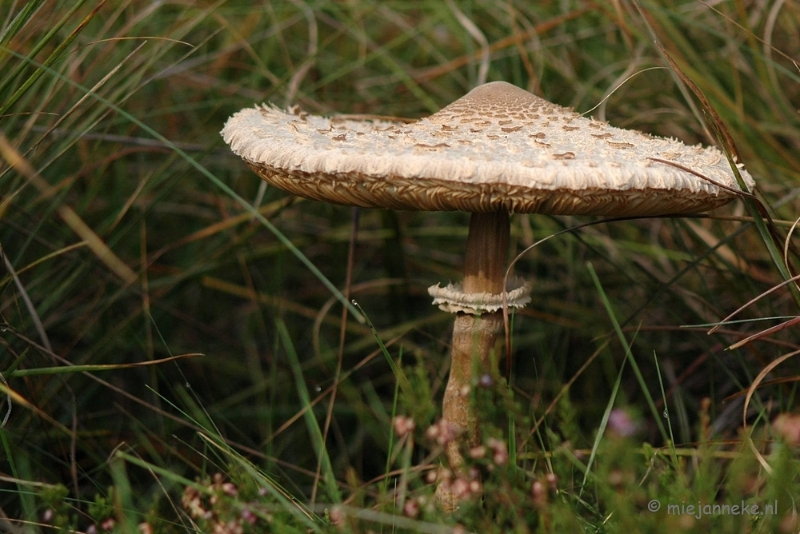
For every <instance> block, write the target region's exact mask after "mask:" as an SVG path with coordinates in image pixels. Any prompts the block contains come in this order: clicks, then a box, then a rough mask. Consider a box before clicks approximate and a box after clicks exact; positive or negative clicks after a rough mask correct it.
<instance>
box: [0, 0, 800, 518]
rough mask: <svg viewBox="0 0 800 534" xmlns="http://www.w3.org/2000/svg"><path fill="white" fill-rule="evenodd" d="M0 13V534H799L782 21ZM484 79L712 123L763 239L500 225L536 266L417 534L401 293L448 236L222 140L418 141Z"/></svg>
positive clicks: (468, 6)
mask: <svg viewBox="0 0 800 534" xmlns="http://www.w3.org/2000/svg"><path fill="white" fill-rule="evenodd" d="M7 4H8V6H7V7H8V9H5V10H0V72H2V73H3V74H2V76H0V247H1V248H2V253H3V265H4V266H3V268H2V269H0V331H2V335H1V336H0V340H1V341H2V344H0V373H2V380H0V393H2V396H3V402H2V405H0V412H2V414H0V418H2V419H0V423H2V425H0V448H1V449H2V453H0V530H2V531H7V532H12V533H23V532H24V533H28V532H98V531H99V532H102V531H109V532H110V531H113V532H124V533H129V532H131V533H132V532H148V531H151V532H158V533H162V532H163V533H172V532H195V531H196V532H229V533H234V532H268V531H275V532H329V531H330V532H333V531H337V532H338V531H346V532H366V531H384V532H385V531H393V532H412V531H413V532H416V531H418V532H437V533H438V532H452V531H459V530H460V531H469V532H507V531H514V532H625V531H628V532H674V531H677V530H680V531H686V532H709V531H713V532H796V531H797V530H798V522H797V519H796V508H795V506H796V505H795V503H794V500H793V498H794V496H796V495H798V494H800V484H799V483H798V482H797V473H798V469H799V468H800V462H799V461H798V456H797V449H796V447H797V445H798V444H799V443H800V440H799V439H798V434H797V432H798V431H797V419H796V416H795V415H794V414H796V408H795V404H796V402H795V399H796V395H797V390H796V385H795V384H796V376H797V374H798V363H797V361H796V358H794V357H793V356H792V354H793V353H794V351H797V350H798V349H800V347H799V346H798V342H797V339H796V338H797V336H796V335H795V333H796V330H795V328H796V327H795V326H794V322H793V321H792V318H794V317H796V316H797V309H798V302H797V299H796V297H795V293H793V291H794V289H789V287H790V286H791V285H792V284H789V285H788V286H785V287H782V288H779V289H777V290H776V291H774V292H771V293H768V294H765V293H766V292H767V291H768V290H770V289H771V288H774V287H776V286H778V285H779V284H781V283H782V282H784V281H785V280H786V279H787V278H790V277H791V276H793V275H794V273H796V272H797V270H796V268H795V265H796V263H797V254H796V251H795V242H794V240H793V236H794V233H795V229H794V227H793V226H792V223H793V222H794V221H795V220H796V218H797V216H798V215H797V214H798V212H799V211H800V210H798V200H797V192H798V188H797V183H798V177H799V176H800V161H799V160H798V154H800V146H799V145H800V141H799V139H800V135H798V132H800V127H799V126H800V117H799V116H798V113H797V108H798V102H800V83H798V81H800V70H799V69H798V67H797V64H796V63H794V61H795V60H797V51H798V50H800V42H798V35H800V31H798V30H800V12H799V11H798V10H797V8H796V6H794V5H793V4H791V3H780V2H778V3H773V4H748V3H742V2H720V3H714V4H706V3H701V2H696V1H690V0H685V1H681V2H673V3H669V4H665V3H663V2H649V1H642V2H639V3H633V2H575V3H564V2H560V3H559V2H552V3H550V2H537V3H531V2H522V1H519V2H518V1H508V2H504V3H501V4H498V3H496V2H488V1H485V0H474V1H469V2H467V1H457V2H404V1H399V0H398V1H388V2H380V3H377V2H366V1H362V0H354V1H351V2H322V1H313V0H306V1H304V0H291V1H289V0H287V1H277V2H260V3H258V2H255V3H254V2H238V1H227V2H226V1H218V2H163V3H152V2H140V1H137V0H129V1H107V2H101V1H77V2H61V1H57V0H31V1H30V2H27V3H24V2H10V3H7ZM465 20H467V21H471V22H472V23H473V24H474V25H475V26H476V27H477V29H478V30H479V32H480V33H481V34H482V35H483V38H485V42H486V45H487V47H488V48H487V49H482V45H481V39H476V38H475V37H474V36H473V34H472V33H470V32H471V31H472V30H471V29H470V28H469V24H465V22H464V21H465ZM473 33H474V31H473ZM656 43H658V45H657V44H656ZM487 51H488V55H487V54H486V52H487ZM486 57H488V62H487V61H486V60H484V59H483V58H486ZM670 61H671V62H672V63H670ZM484 72H485V73H486V76H487V78H488V79H489V80H506V81H509V82H511V83H514V84H516V85H518V86H520V87H525V88H527V89H529V90H532V91H534V92H536V93H538V94H540V95H542V96H545V97H547V98H549V99H551V100H553V101H555V102H558V103H560V104H562V105H567V106H572V107H574V108H575V109H576V110H578V111H580V112H585V111H588V110H590V109H593V111H592V112H591V113H592V115H594V116H595V117H598V118H601V119H605V120H609V121H610V122H611V123H612V124H614V125H615V126H621V127H627V128H636V129H640V130H643V131H647V132H650V133H653V134H657V135H664V136H674V137H678V138H680V139H681V140H683V141H684V142H686V143H690V144H691V143H705V144H709V143H712V142H714V138H715V134H714V132H715V131H716V130H717V129H718V126H719V124H718V123H716V122H715V120H714V118H713V117H714V115H713V114H711V113H709V112H708V110H707V109H704V108H705V107H710V108H713V110H714V111H715V113H716V114H717V115H718V117H719V121H720V123H721V124H724V126H725V128H726V129H727V130H728V131H729V132H730V136H731V139H732V141H733V142H734V143H735V148H736V150H737V151H738V153H739V155H740V158H741V160H742V161H743V162H744V163H745V165H746V167H747V169H748V170H749V172H750V173H751V174H752V175H753V176H754V177H755V178H756V180H757V182H758V194H759V199H760V201H761V202H762V203H763V204H764V205H765V206H767V208H766V210H763V209H762V210H759V209H758V207H757V206H756V205H755V204H753V203H752V202H745V201H742V202H736V203H734V204H732V205H730V206H727V207H725V208H722V209H719V210H717V211H716V212H714V213H713V214H712V215H711V216H709V217H703V218H663V219H650V220H640V221H622V222H607V223H598V224H592V225H589V226H585V227H582V228H580V229H576V230H574V231H570V232H564V233H561V234H558V233H559V232H561V231H563V230H567V229H572V228H574V227H575V226H577V225H579V224H583V223H587V222H592V220H591V219H588V218H567V217H548V216H519V215H518V216H515V217H513V218H512V225H513V228H512V233H513V239H512V241H513V242H514V243H515V244H516V247H517V249H518V250H519V251H521V250H523V249H524V248H525V247H527V246H529V245H531V244H533V243H534V242H536V241H538V240H539V239H541V238H543V237H547V236H551V235H552V236H553V237H552V238H551V239H548V240H547V241H545V242H543V243H541V244H540V245H538V246H536V247H534V248H532V249H531V250H530V251H528V252H526V253H525V254H524V255H523V256H522V258H521V259H520V260H519V261H518V262H517V264H516V266H515V269H516V271H517V272H518V273H519V274H521V275H524V276H526V277H528V278H529V279H532V280H534V281H535V284H534V303H533V304H532V305H530V306H529V307H528V308H527V309H525V310H523V311H521V312H520V313H518V314H516V316H515V317H514V320H513V325H514V330H513V346H514V356H513V360H512V362H511V363H512V372H511V375H510V376H508V377H505V376H500V375H497V376H494V377H493V379H492V380H490V381H487V382H486V385H485V387H476V388H475V391H474V392H473V393H474V402H475V403H476V406H477V407H478V413H479V416H480V418H481V420H482V424H483V428H484V440H485V442H484V448H483V449H482V450H478V451H474V453H473V454H472V456H474V458H471V459H470V462H471V463H472V467H473V471H472V472H473V473H480V474H481V478H480V480H478V479H473V480H461V481H458V480H453V481H452V482H453V483H454V484H455V483H459V484H462V485H463V488H464V491H465V492H466V493H467V494H470V495H472V498H471V499H468V500H467V501H466V502H465V503H464V505H463V506H462V507H461V509H460V510H459V511H458V512H457V513H456V514H453V515H447V514H444V513H442V512H440V511H439V510H437V509H436V507H435V506H434V505H433V497H432V496H433V486H432V485H431V483H430V480H431V477H433V476H435V475H436V472H437V468H438V466H439V465H440V462H441V459H442V458H443V456H442V455H441V446H440V444H439V443H437V441H436V438H435V436H432V434H431V432H430V431H429V428H430V427H431V425H434V424H435V423H436V421H437V414H438V413H439V411H440V408H439V405H440V399H441V395H442V391H443V387H444V381H445V380H446V371H447V367H448V362H447V346H448V343H449V332H448V328H450V324H451V318H450V317H448V316H447V314H444V313H443V312H440V311H438V310H436V309H434V308H433V307H432V306H430V299H429V297H428V296H427V292H426V288H427V287H428V286H429V285H432V284H435V283H437V282H446V281H448V280H456V279H458V278H459V277H460V269H461V265H460V258H461V255H462V250H463V246H464V240H465V236H466V221H467V218H466V215H465V214H458V213H406V212H389V211H379V210H358V211H356V210H351V209H349V208H344V207H338V206H329V205H323V204H321V203H317V202H312V201H307V200H303V199H299V198H293V197H291V196H289V195H286V194H284V193H282V192H280V191H277V190H275V189H272V188H267V189H263V188H262V186H261V184H260V183H259V180H258V179H257V177H256V176H255V175H253V174H252V173H251V172H250V171H249V170H248V169H247V168H246V167H245V166H244V165H243V164H242V162H241V161H239V160H238V159H237V158H236V157H234V156H233V155H232V154H231V153H230V151H229V150H228V149H227V147H226V146H225V145H224V143H223V142H222V139H221V138H220V136H219V130H220V129H221V127H222V125H223V124H224V122H225V120H226V118H227V117H228V116H230V115H231V114H232V113H233V112H234V111H236V110H238V109H241V108H244V107H247V106H251V105H253V104H254V103H256V102H266V101H271V102H274V103H275V104H277V105H279V106H287V105H292V104H298V105H300V106H301V107H302V108H303V109H305V110H306V111H309V112H311V113H323V114H329V113H335V112H340V113H371V114H378V115H387V116H402V117H412V118H414V117H421V116H425V115H427V114H430V113H432V112H434V111H436V110H437V109H439V108H440V107H441V106H443V105H445V104H447V103H449V102H451V101H453V100H455V99H456V98H458V97H460V96H461V95H463V94H464V93H465V92H466V91H468V90H469V89H470V88H472V87H473V86H475V85H476V84H477V83H479V82H480V77H481V76H482V75H483V73H484ZM682 77H685V80H683V81H682V79H681V78H682ZM693 86H695V88H696V89H697V94H696V93H695V91H693V89H692V87H693ZM698 94H699V95H702V96H698ZM728 148H729V149H730V148H731V147H728ZM767 215H769V217H771V218H772V219H773V220H774V225H773V226H770V225H769V221H768V218H767ZM356 222H357V225H356V224H355V223H356ZM356 227H357V232H354V228H356ZM555 234H558V235H555ZM351 251H352V253H351ZM784 251H785V253H784ZM762 294H763V295H764V296H763V297H762V298H760V299H757V297H759V296H760V295H762ZM353 299H354V300H355V301H356V302H357V304H358V307H355V306H353V305H352V304H350V301H351V300H353ZM756 299H757V300H756ZM751 300H752V302H750V301H751ZM343 303H344V304H347V305H348V309H347V313H343V309H344V306H343ZM746 304H749V305H747V306H746V307H745V308H744V310H743V311H742V312H740V313H739V314H737V315H736V316H735V317H733V319H734V320H741V322H733V321H731V322H728V323H725V324H722V325H721V326H720V328H719V329H717V330H716V331H714V332H713V333H712V334H710V335H709V334H707V332H708V330H710V329H711V328H712V326H714V325H717V324H718V323H719V322H720V321H721V320H722V319H723V318H725V317H726V316H727V315H729V314H730V313H732V312H733V311H735V310H737V309H738V308H739V307H740V306H744V305H746ZM365 317H366V318H368V319H369V323H370V324H367V323H366V322H363V321H362V320H360V319H364V318H365ZM783 322H786V327H785V328H782V329H778V328H773V329H772V330H768V328H770V327H775V326H776V325H780V324H781V323H783ZM758 333H761V335H760V336H757V339H754V340H752V341H749V342H747V343H746V344H744V345H742V346H740V347H738V348H735V349H730V350H728V347H730V346H732V345H734V344H736V343H737V342H740V341H742V340H745V339H746V338H747V337H748V336H752V335H754V334H758ZM501 367H504V365H501ZM397 416H402V417H404V418H408V419H398V418H397ZM403 421H404V422H405V423H406V424H409V423H410V422H411V421H413V423H414V424H413V430H411V431H408V427H407V426H405V427H404V426H403V425H393V422H403ZM440 476H446V474H442V473H440ZM737 505H738V508H736V509H735V510H734V509H733V507H734V506H737ZM756 505H757V506H759V507H760V508H759V510H758V511H755V510H754V508H753V507H754V506H756ZM767 505H770V506H772V508H770V509H769V511H767V513H764V512H765V510H766V509H765V508H764V507H766V506H767ZM715 506H716V507H717V508H716V509H715V508H714V507H715ZM689 507H694V508H689ZM698 507H699V508H698ZM725 507H727V508H725ZM656 508H659V509H658V510H655V509H656ZM148 529H150V530H148Z"/></svg>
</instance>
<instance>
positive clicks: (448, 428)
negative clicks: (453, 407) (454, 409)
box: [425, 419, 461, 447]
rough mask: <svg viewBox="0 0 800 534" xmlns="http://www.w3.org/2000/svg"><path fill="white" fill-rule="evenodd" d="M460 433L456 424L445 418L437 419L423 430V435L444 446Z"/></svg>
mask: <svg viewBox="0 0 800 534" xmlns="http://www.w3.org/2000/svg"><path fill="white" fill-rule="evenodd" d="M460 433H461V431H460V430H459V428H458V426H457V425H455V424H453V423H451V422H450V421H447V420H445V419H439V420H438V421H437V422H435V423H434V424H433V425H431V426H430V428H428V430H426V431H425V437H427V438H428V439H431V440H434V441H436V443H437V444H438V445H441V446H442V447H444V446H445V445H447V444H448V443H451V442H452V441H454V440H455V439H456V438H457V437H458V435H459V434H460Z"/></svg>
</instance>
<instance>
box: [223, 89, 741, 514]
mask: <svg viewBox="0 0 800 534" xmlns="http://www.w3.org/2000/svg"><path fill="white" fill-rule="evenodd" d="M222 136H223V137H224V139H225V141H226V142H227V143H228V144H229V145H230V147H231V149H232V150H233V152H235V153H236V154H237V155H239V156H240V157H241V158H242V159H244V161H245V162H246V163H247V164H248V165H249V166H250V168H251V169H253V170H254V171H255V172H256V174H258V175H259V176H260V177H261V178H263V179H264V180H266V181H267V182H269V183H270V184H272V185H274V186H276V187H279V188H280V189H283V190H285V191H288V192H290V193H294V194H296V195H299V196H303V197H307V198H311V199H316V200H321V201H324V202H333V203H336V204H344V205H355V206H362V207H368V208H389V209H399V210H434V211H437V210H441V211H455V210H459V211H465V212H469V213H471V214H472V216H471V220H470V225H469V236H468V238H467V245H466V257H465V262H464V280H463V282H461V283H457V284H451V285H448V286H447V287H444V288H442V287H440V286H439V285H436V286H433V287H431V288H430V289H429V292H430V294H431V295H432V296H433V297H434V304H437V305H439V307H440V308H441V309H443V310H445V311H448V312H452V313H455V314H456V318H455V327H454V331H453V342H452V347H451V370H450V377H449V380H448V383H447V386H446V389H445V393H444V401H443V419H444V420H445V421H447V422H449V424H450V425H451V426H454V427H455V428H456V429H457V430H458V431H459V433H460V437H458V438H457V439H456V440H455V441H452V442H450V443H449V444H447V445H446V448H445V455H446V457H447V461H448V463H449V464H450V467H451V469H453V470H455V471H458V470H459V469H460V468H461V466H462V464H463V462H464V458H463V456H462V453H461V451H462V450H464V449H465V448H466V447H471V446H473V445H477V444H478V443H479V439H480V438H479V432H478V428H477V424H476V419H475V416H474V413H473V412H472V411H471V408H470V403H469V397H468V391H469V388H470V387H471V386H472V384H474V383H475V380H476V378H477V377H478V376H480V375H481V374H483V373H485V372H488V371H489V370H490V369H491V366H492V365H494V364H495V363H496V360H497V359H498V358H499V350H498V342H499V339H500V336H501V333H502V330H503V317H502V307H503V303H504V302H506V303H507V305H508V306H511V307H522V306H524V305H525V304H527V303H528V302H529V301H530V296H529V293H530V285H529V284H527V283H525V282H523V281H520V280H518V279H512V280H511V281H510V283H509V287H504V275H505V269H506V265H507V255H508V248H509V247H508V245H509V232H510V223H509V214H510V213H546V214H552V215H608V216H644V215H651V216H652V215H667V214H670V215H676V214H689V213H698V212H702V211H706V210H710V209H713V208H716V207H718V206H721V205H723V204H726V203H727V202H729V201H731V200H732V199H733V198H735V196H736V194H737V192H738V191H739V186H738V185H737V182H736V180H735V178H734V175H733V173H732V171H731V168H730V165H729V162H728V160H727V159H726V158H725V156H724V155H723V154H722V153H721V152H720V151H719V150H717V149H715V148H707V147H702V146H694V147H689V146H686V145H684V144H682V143H681V142H679V141H677V140H674V139H665V138H660V137H653V136H650V135H647V134H644V133H641V132H637V131H632V130H623V129H620V128H615V127H612V126H610V125H609V124H607V123H605V122H600V121H596V120H593V119H591V118H585V117H582V116H580V115H579V114H577V113H575V112H574V111H572V110H570V109H567V108H564V107H561V106H558V105H556V104H552V103H550V102H548V101H546V100H544V99H542V98H539V97H538V96H535V95H532V94H530V93H528V92H527V91H524V90H522V89H519V88H517V87H515V86H513V85H510V84H508V83H505V82H493V83H487V84H485V85H482V86H480V87H477V88H476V89H473V90H472V91H471V92H469V93H468V94H467V95H465V96H464V97H462V98H460V99H458V100H456V101H455V102H453V103H452V104H450V105H449V106H447V107H445V108H443V109H442V110H440V111H439V112H437V113H434V114H433V115H431V116H429V117H427V118H424V119H421V120H419V121H417V122H414V123H411V124H406V123H400V122H390V121H385V120H354V119H348V118H323V117H319V116H313V115H309V114H306V113H304V112H301V111H299V110H298V109H297V108H292V109H290V110H289V111H282V110H280V109H278V108H276V107H274V106H269V105H262V106H256V107H255V108H251V109H245V110H242V111H240V112H238V113H236V114H235V115H234V116H233V117H231V118H230V119H229V120H228V122H227V123H226V124H225V127H224V129H223V130H222ZM689 170H691V171H692V172H689ZM701 174H702V175H703V176H704V177H707V178H708V179H707V180H706V179H703V178H701V177H700V176H699V175H701ZM740 175H741V176H742V178H743V179H744V181H745V183H746V185H747V186H748V188H752V186H753V180H752V178H751V177H750V176H749V174H747V172H745V171H744V170H740ZM437 494H438V495H439V497H440V500H441V501H442V503H443V505H444V506H445V508H448V509H452V508H454V507H455V506H456V505H457V503H456V502H455V499H454V497H453V495H452V494H449V493H448V490H447V489H446V488H444V489H443V488H442V486H441V485H440V487H439V488H438V489H437Z"/></svg>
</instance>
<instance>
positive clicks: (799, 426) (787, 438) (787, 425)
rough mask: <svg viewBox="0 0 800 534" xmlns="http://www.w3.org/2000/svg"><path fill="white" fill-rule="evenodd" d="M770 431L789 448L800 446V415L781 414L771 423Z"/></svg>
mask: <svg viewBox="0 0 800 534" xmlns="http://www.w3.org/2000/svg"><path fill="white" fill-rule="evenodd" d="M772 429H773V430H774V431H775V432H776V433H777V434H778V435H779V436H780V437H781V439H783V441H784V442H785V443H786V444H787V445H789V446H790V447H797V446H799V445H800V415H797V414H791V413H782V414H780V415H779V416H778V417H776V418H775V420H774V421H772Z"/></svg>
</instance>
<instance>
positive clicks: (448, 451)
mask: <svg viewBox="0 0 800 534" xmlns="http://www.w3.org/2000/svg"><path fill="white" fill-rule="evenodd" d="M509 234H510V222H509V215H508V212H506V211H504V210H502V211H496V212H492V213H473V214H472V218H471V220H470V225H469V236H468V238H467V253H466V261H465V263H464V285H463V288H464V292H465V293H472V294H492V295H497V294H500V293H502V292H503V291H505V288H504V287H503V278H504V274H505V268H506V258H507V254H508V242H509ZM502 332H503V312H502V311H496V312H483V313H476V314H469V313H463V312H459V313H458V314H457V315H456V320H455V326H454V328H453V343H452V348H451V362H450V378H449V379H448V382H447V386H446V388H445V392H444V401H443V406H442V416H443V418H444V420H445V421H447V422H449V423H451V424H453V425H455V426H456V427H457V429H458V431H459V437H458V438H457V439H456V440H454V441H451V442H450V443H448V444H447V445H446V447H445V455H446V457H447V461H448V463H449V464H450V468H451V469H452V470H453V471H458V470H459V469H460V468H461V466H462V465H463V464H464V457H463V455H462V453H461V451H462V450H464V449H466V448H471V447H475V446H477V445H479V444H480V433H479V430H478V422H477V417H476V416H475V413H474V411H473V410H472V408H471V406H470V389H471V388H472V386H473V384H474V383H475V382H476V380H475V379H476V378H477V377H479V376H481V375H482V374H485V373H490V372H491V371H492V368H493V366H495V365H496V364H497V358H498V356H499V350H498V349H499V343H498V342H499V341H500V339H501V335H502ZM443 491H444V490H441V491H439V494H440V500H443V499H442V497H443V495H442V492H443ZM443 504H445V503H444V502H443ZM454 504H455V503H454Z"/></svg>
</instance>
